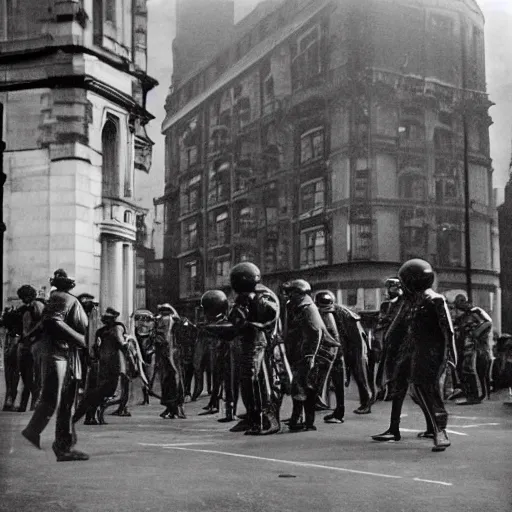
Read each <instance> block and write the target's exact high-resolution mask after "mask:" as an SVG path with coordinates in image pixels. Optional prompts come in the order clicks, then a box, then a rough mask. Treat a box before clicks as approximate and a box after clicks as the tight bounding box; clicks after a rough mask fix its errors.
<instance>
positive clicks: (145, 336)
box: [133, 309, 155, 405]
mask: <svg viewBox="0 0 512 512" xmlns="http://www.w3.org/2000/svg"><path fill="white" fill-rule="evenodd" d="M133 323H134V331H135V337H136V339H137V342H138V344H139V347H140V352H141V355H142V361H143V363H144V366H145V369H146V372H147V374H148V378H149V379H150V381H151V375H152V373H153V371H154V354H155V346H154V336H153V335H154V328H155V319H154V316H153V313H151V311H149V310H147V309H137V310H136V311H135V312H134V313H133ZM149 395H150V389H149V386H148V385H146V384H145V383H143V384H142V402H141V403H140V404H139V405H149Z"/></svg>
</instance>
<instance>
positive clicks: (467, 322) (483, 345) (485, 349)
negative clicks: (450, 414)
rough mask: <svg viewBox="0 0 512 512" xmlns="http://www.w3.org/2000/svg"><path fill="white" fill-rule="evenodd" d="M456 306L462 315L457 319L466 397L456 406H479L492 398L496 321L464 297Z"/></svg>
mask: <svg viewBox="0 0 512 512" xmlns="http://www.w3.org/2000/svg"><path fill="white" fill-rule="evenodd" d="M454 306H455V309H456V310H458V311H461V312H462V314H461V315H460V316H458V317H457V319H456V327H457V331H458V335H459V336H460V346H461V347H462V362H461V365H462V367H461V375H460V377H461V381H462V387H463V391H464V395H465V398H462V399H460V400H457V401H456V402H455V403H456V404H457V405H475V404H479V403H481V402H482V400H483V399H484V398H485V397H486V396H488V394H489V371H490V367H491V361H492V354H491V339H492V319H491V317H490V316H489V315H488V314H487V313H486V312H485V311H484V310H483V309H482V308H479V307H477V306H473V305H472V304H470V303H469V302H468V301H467V299H466V297H465V296H464V295H462V294H459V295H457V296H456V297H455V300H454Z"/></svg>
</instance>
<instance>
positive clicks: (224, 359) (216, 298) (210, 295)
mask: <svg viewBox="0 0 512 512" xmlns="http://www.w3.org/2000/svg"><path fill="white" fill-rule="evenodd" d="M201 307H202V309H203V312H204V315H205V319H206V324H207V326H206V328H205V329H204V332H201V333H200V336H205V335H206V336H209V337H211V338H212V340H211V342H210V346H211V353H212V355H213V356H214V361H213V386H212V394H211V397H210V402H209V404H208V406H207V408H206V412H204V413H201V414H213V413H216V412H218V411H219V400H220V398H221V396H220V394H221V388H222V385H223V386H224V392H225V396H226V407H225V416H224V418H220V419H219V420H218V421H219V422H221V423H227V422H230V421H234V419H235V415H236V403H237V401H238V377H239V376H238V369H237V367H236V365H235V364H234V355H235V354H234V352H233V351H234V347H233V338H234V332H233V329H232V326H231V324H229V323H228V318H227V315H228V310H229V302H228V298H227V296H226V294H225V293H224V292H223V291H221V290H208V291H207V292H206V293H204V295H203V296H202V297H201Z"/></svg>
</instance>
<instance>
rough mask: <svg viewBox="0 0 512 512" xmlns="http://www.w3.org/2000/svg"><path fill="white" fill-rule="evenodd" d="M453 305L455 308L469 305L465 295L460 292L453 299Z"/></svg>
mask: <svg viewBox="0 0 512 512" xmlns="http://www.w3.org/2000/svg"><path fill="white" fill-rule="evenodd" d="M453 305H454V306H455V308H457V309H460V310H464V309H468V308H469V307H470V304H469V301H468V299H467V297H466V296H465V295H464V294H462V293H459V294H458V295H457V296H456V297H455V299H454V301H453Z"/></svg>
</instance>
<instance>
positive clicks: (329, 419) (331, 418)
mask: <svg viewBox="0 0 512 512" xmlns="http://www.w3.org/2000/svg"><path fill="white" fill-rule="evenodd" d="M324 422H325V423H338V424H340V423H343V422H344V420H343V416H341V417H340V414H339V413H337V412H336V411H334V412H333V413H332V414H328V415H327V416H324Z"/></svg>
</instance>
